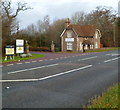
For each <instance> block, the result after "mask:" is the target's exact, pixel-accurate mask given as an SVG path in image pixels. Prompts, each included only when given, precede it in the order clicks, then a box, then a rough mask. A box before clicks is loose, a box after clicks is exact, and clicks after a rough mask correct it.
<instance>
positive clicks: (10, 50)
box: [5, 45, 15, 60]
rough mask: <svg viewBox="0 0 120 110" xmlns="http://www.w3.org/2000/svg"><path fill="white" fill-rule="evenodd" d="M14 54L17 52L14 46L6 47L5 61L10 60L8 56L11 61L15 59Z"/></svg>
mask: <svg viewBox="0 0 120 110" xmlns="http://www.w3.org/2000/svg"><path fill="white" fill-rule="evenodd" d="M14 52H15V49H14V45H7V46H6V47H5V53H6V56H5V60H7V59H8V56H9V57H10V60H12V59H14Z"/></svg>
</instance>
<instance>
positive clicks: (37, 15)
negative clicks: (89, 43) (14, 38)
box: [11, 0, 120, 29]
mask: <svg viewBox="0 0 120 110" xmlns="http://www.w3.org/2000/svg"><path fill="white" fill-rule="evenodd" d="M11 1H12V3H13V6H15V5H16V3H17V2H18V1H22V0H11ZM24 1H25V2H26V3H28V4H27V5H28V6H30V7H32V8H33V9H32V10H26V11H23V12H20V13H19V15H18V21H19V22H20V23H19V25H20V29H23V28H26V27H27V26H28V25H30V24H32V23H33V24H35V23H37V21H38V20H40V19H43V18H44V16H45V15H49V17H50V21H51V22H52V21H54V20H55V19H62V18H70V17H71V16H72V15H73V13H75V12H77V11H84V12H85V13H89V12H91V11H92V10H94V9H95V8H96V7H97V6H108V7H112V8H113V9H114V10H115V11H118V2H119V1H120V0H24Z"/></svg>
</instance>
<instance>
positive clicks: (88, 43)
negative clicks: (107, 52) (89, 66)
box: [60, 18, 101, 52]
mask: <svg viewBox="0 0 120 110" xmlns="http://www.w3.org/2000/svg"><path fill="white" fill-rule="evenodd" d="M60 37H61V49H62V52H67V51H72V52H83V51H84V50H88V49H97V48H100V38H101V33H100V30H99V29H96V28H95V26H92V25H85V26H81V25H77V24H70V21H69V18H68V19H67V20H66V22H65V29H64V31H63V32H62V34H61V35H60Z"/></svg>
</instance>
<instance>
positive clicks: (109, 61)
mask: <svg viewBox="0 0 120 110" xmlns="http://www.w3.org/2000/svg"><path fill="white" fill-rule="evenodd" d="M119 58H120V57H117V58H113V59H109V60H106V61H104V62H105V63H107V62H110V61H113V60H117V59H119Z"/></svg>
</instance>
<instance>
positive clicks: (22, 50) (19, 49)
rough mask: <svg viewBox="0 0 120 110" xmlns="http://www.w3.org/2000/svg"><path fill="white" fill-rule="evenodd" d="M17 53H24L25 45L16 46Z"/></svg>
mask: <svg viewBox="0 0 120 110" xmlns="http://www.w3.org/2000/svg"><path fill="white" fill-rule="evenodd" d="M16 53H24V47H16Z"/></svg>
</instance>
